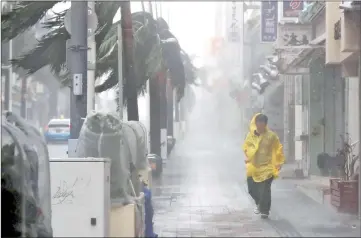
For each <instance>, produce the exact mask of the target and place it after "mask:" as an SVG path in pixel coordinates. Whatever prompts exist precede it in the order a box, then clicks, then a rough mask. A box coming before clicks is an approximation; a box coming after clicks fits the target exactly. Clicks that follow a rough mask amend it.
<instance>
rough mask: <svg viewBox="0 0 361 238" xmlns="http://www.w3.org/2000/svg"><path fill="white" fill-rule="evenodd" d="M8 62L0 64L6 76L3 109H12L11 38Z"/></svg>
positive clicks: (10, 8)
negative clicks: (5, 64)
mask: <svg viewBox="0 0 361 238" xmlns="http://www.w3.org/2000/svg"><path fill="white" fill-rule="evenodd" d="M7 4H9V5H10V7H9V11H11V10H12V5H11V3H7ZM8 45H9V62H6V63H7V64H8V65H7V66H3V65H1V71H3V69H6V71H7V77H5V85H4V86H5V90H4V101H5V105H4V106H5V108H4V109H5V110H6V111H11V110H12V89H13V85H12V84H13V66H12V64H11V63H10V60H11V59H12V58H13V40H10V41H9V44H8Z"/></svg>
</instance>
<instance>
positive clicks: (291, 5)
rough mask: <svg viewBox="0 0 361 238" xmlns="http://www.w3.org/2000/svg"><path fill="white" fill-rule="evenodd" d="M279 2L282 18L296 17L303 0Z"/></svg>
mask: <svg viewBox="0 0 361 238" xmlns="http://www.w3.org/2000/svg"><path fill="white" fill-rule="evenodd" d="M280 3H281V4H280V5H281V6H280V7H281V8H280V9H281V19H282V20H294V19H298V17H299V15H300V13H301V11H302V10H303V7H304V2H303V1H302V0H291V1H282V2H280Z"/></svg>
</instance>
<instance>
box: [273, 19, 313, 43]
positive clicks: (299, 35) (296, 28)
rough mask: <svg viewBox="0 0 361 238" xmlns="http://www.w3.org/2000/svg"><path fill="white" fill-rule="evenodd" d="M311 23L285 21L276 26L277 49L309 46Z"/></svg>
mask: <svg viewBox="0 0 361 238" xmlns="http://www.w3.org/2000/svg"><path fill="white" fill-rule="evenodd" d="M311 36H312V25H309V24H294V23H286V24H283V25H279V26H278V39H277V44H276V48H277V49H287V48H293V49H305V48H310V47H311V46H310V45H309V43H310V39H311Z"/></svg>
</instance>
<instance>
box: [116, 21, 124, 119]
mask: <svg viewBox="0 0 361 238" xmlns="http://www.w3.org/2000/svg"><path fill="white" fill-rule="evenodd" d="M117 33H118V85H119V117H120V120H122V121H123V110H124V106H123V88H124V87H123V32H122V24H121V21H119V23H118V26H117Z"/></svg>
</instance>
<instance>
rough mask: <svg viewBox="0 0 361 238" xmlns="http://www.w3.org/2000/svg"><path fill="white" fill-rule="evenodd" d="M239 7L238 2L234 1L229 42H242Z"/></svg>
mask: <svg viewBox="0 0 361 238" xmlns="http://www.w3.org/2000/svg"><path fill="white" fill-rule="evenodd" d="M237 17H238V9H237V2H236V1H232V18H231V25H230V27H229V35H228V41H229V42H235V43H239V42H240V29H241V28H240V26H239V22H238V18H237Z"/></svg>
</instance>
